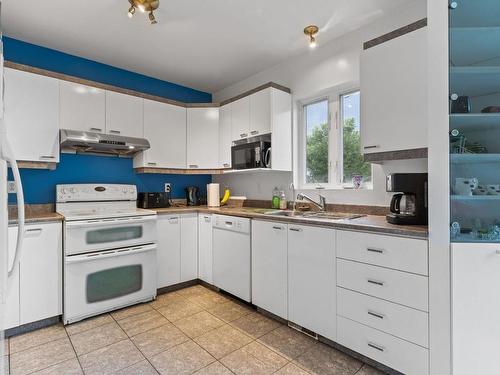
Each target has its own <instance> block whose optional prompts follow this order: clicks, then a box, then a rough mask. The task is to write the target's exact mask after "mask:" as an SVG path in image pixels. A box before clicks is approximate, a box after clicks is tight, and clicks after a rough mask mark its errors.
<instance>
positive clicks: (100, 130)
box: [90, 128, 102, 132]
mask: <svg viewBox="0 0 500 375" xmlns="http://www.w3.org/2000/svg"><path fill="white" fill-rule="evenodd" d="M90 130H93V131H95V132H102V128H90Z"/></svg>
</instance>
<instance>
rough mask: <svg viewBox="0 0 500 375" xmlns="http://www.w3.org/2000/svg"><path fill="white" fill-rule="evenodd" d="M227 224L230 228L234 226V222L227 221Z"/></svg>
mask: <svg viewBox="0 0 500 375" xmlns="http://www.w3.org/2000/svg"><path fill="white" fill-rule="evenodd" d="M225 224H226V225H227V226H230V227H232V226H233V222H232V221H226V222H225Z"/></svg>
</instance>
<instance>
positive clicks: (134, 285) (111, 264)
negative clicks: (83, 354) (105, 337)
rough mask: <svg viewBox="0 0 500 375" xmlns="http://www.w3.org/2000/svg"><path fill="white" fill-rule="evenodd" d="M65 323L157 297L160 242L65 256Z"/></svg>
mask: <svg viewBox="0 0 500 375" xmlns="http://www.w3.org/2000/svg"><path fill="white" fill-rule="evenodd" d="M64 263H65V264H64V316H63V319H64V323H65V324H68V323H72V322H76V321H79V320H82V319H85V318H87V317H90V316H93V315H97V314H101V313H103V312H106V311H111V310H115V309H117V308H120V307H125V306H128V305H132V304H134V303H139V302H144V301H148V300H152V299H153V298H155V296H156V245H145V246H137V247H131V248H125V249H117V250H111V251H103V252H98V253H91V254H82V255H73V256H67V257H65V261H64Z"/></svg>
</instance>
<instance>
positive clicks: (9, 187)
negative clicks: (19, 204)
mask: <svg viewBox="0 0 500 375" xmlns="http://www.w3.org/2000/svg"><path fill="white" fill-rule="evenodd" d="M16 192H17V189H16V183H15V182H14V181H7V193H9V194H14V193H16Z"/></svg>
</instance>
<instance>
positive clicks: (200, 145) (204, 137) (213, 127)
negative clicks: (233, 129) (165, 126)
mask: <svg viewBox="0 0 500 375" xmlns="http://www.w3.org/2000/svg"><path fill="white" fill-rule="evenodd" d="M187 167H188V168H189V169H216V168H219V108H188V109H187Z"/></svg>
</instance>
